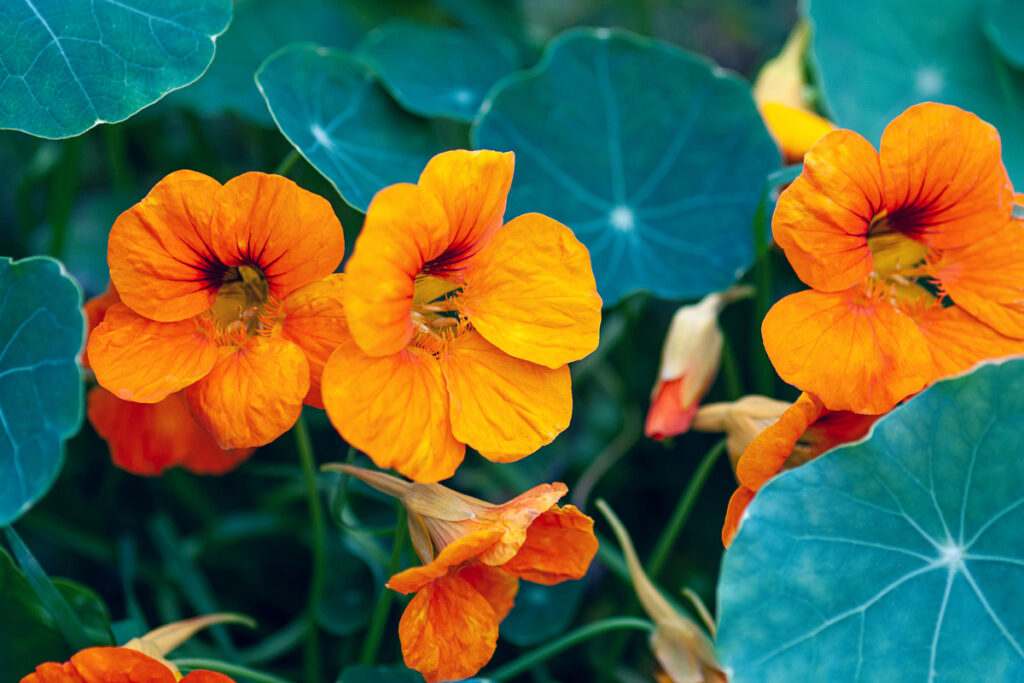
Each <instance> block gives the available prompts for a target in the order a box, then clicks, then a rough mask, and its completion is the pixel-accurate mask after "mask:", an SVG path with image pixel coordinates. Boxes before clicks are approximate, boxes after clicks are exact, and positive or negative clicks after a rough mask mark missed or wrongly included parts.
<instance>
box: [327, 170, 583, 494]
mask: <svg viewBox="0 0 1024 683" xmlns="http://www.w3.org/2000/svg"><path fill="white" fill-rule="evenodd" d="M512 170H513V156H512V154H510V153H509V154H500V153H498V152H491V151H478V152H467V151H454V152H446V153H444V154H440V155H438V156H436V157H434V158H433V159H432V160H431V161H430V162H429V163H428V164H427V167H426V168H425V169H424V171H423V174H422V175H421V176H420V179H419V184H418V185H411V184H407V183H403V184H398V185H392V186H391V187H387V188H384V189H383V190H381V191H380V192H378V193H377V195H376V196H375V197H374V199H373V201H372V202H371V203H370V207H369V209H368V211H367V214H366V221H365V223H364V225H363V229H362V233H361V234H360V235H359V239H358V240H357V241H356V245H355V249H354V251H353V253H352V257H351V258H350V259H349V262H348V264H347V266H346V268H345V277H346V291H345V311H346V314H347V316H348V323H349V326H350V329H351V338H350V339H348V340H346V341H344V342H342V343H341V345H340V346H339V347H338V348H337V349H336V350H335V351H334V353H333V354H332V355H331V357H330V359H329V360H328V362H327V367H326V368H325V370H324V391H323V399H324V403H325V405H326V407H327V414H328V416H330V419H331V422H332V423H333V424H334V426H335V427H336V428H337V429H338V431H339V432H340V433H341V435H342V436H343V437H344V438H345V440H346V441H348V442H349V443H350V444H352V445H353V446H355V447H356V448H358V449H359V450H361V451H364V452H366V453H367V454H368V455H369V456H370V457H371V458H373V460H374V462H375V463H377V465H379V466H380V467H393V468H395V469H397V470H398V471H399V472H401V473H402V474H404V475H406V476H408V477H410V478H412V479H415V480H416V481H420V482H431V481H438V480H441V479H444V478H446V477H449V476H451V475H452V474H453V473H454V472H455V470H456V468H457V467H458V465H459V463H460V462H462V459H463V457H464V455H465V447H466V445H467V444H468V445H470V446H472V447H473V448H475V449H477V450H478V451H480V452H481V453H482V454H483V455H484V456H485V457H487V458H489V459H491V460H494V461H497V462H510V461H513V460H518V459H519V458H522V457H524V456H526V455H529V454H530V453H532V452H534V451H535V450H537V449H538V448H539V447H541V446H543V445H545V444H547V443H549V442H550V441H551V440H552V439H554V438H555V436H556V435H558V434H559V433H560V432H561V431H562V430H563V429H565V428H566V426H568V424H569V418H570V415H571V413H572V394H571V383H570V378H569V368H568V366H567V365H566V364H567V363H569V362H570V361H574V360H578V359H580V358H582V357H583V356H585V355H587V354H588V353H590V352H591V351H592V350H593V349H594V348H595V347H596V346H597V337H598V327H599V325H600V321H601V299H600V297H599V296H598V295H597V289H596V285H595V283H594V275H593V272H592V270H591V266H590V255H589V253H588V252H587V249H586V247H584V246H583V245H582V244H581V243H580V242H579V241H578V240H577V239H576V237H575V236H574V235H573V233H572V231H571V230H569V228H567V227H565V226H564V225H562V224H561V223H558V222H556V221H554V220H551V219H550V218H547V217H546V216H542V215H540V214H535V213H532V214H525V215H523V216H520V217H518V218H515V219H513V220H512V221H509V222H508V223H507V224H504V225H503V222H504V213H505V198H506V195H507V194H508V190H509V187H510V185H511V183H512Z"/></svg>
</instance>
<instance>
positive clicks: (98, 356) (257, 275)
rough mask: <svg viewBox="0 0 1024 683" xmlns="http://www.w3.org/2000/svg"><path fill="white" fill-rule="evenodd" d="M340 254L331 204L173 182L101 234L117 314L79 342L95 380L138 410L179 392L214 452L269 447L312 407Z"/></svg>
mask: <svg viewBox="0 0 1024 683" xmlns="http://www.w3.org/2000/svg"><path fill="white" fill-rule="evenodd" d="M344 251H345V244H344V236H343V234H342V230H341V224H340V223H339V222H338V219H337V218H336V217H335V216H334V213H333V211H332V209H331V205H330V204H329V203H328V202H327V200H325V199H323V198H321V197H318V196H316V195H314V194H311V193H309V192H306V191H305V190H303V189H301V188H299V187H298V186H297V185H295V184H294V183H293V182H291V181H290V180H288V179H286V178H282V177H280V176H275V175H267V174H263V173H246V174H244V175H241V176H238V177H237V178H234V179H233V180H230V181H228V182H227V183H226V184H224V185H221V184H220V183H218V182H217V181H215V180H213V179H212V178H209V177H207V176H205V175H202V174H200V173H195V172H193V171H176V172H174V173H172V174H170V175H169V176H167V177H166V178H164V179H163V180H161V181H160V182H159V183H157V185H156V186H155V187H154V188H153V189H152V191H150V193H149V194H148V195H147V196H146V198H145V199H143V200H142V201H141V202H139V203H138V204H136V205H135V206H133V207H132V208H131V209H129V210H128V211H126V212H124V213H123V214H121V216H120V217H119V218H118V219H117V221H116V222H115V223H114V227H113V228H112V229H111V232H110V241H109V246H108V252H107V258H108V262H109V265H110V278H111V280H112V281H113V284H114V286H115V287H116V289H117V292H118V294H119V296H120V297H121V303H117V304H114V305H113V306H111V307H110V308H109V309H108V310H107V313H106V315H105V317H104V319H103V322H102V323H100V325H99V327H97V328H96V330H95V331H94V332H93V333H92V334H91V335H90V337H89V346H88V354H89V362H90V363H91V365H92V369H93V371H94V372H95V373H96V379H97V381H98V382H99V384H100V385H101V386H103V387H104V388H106V389H108V390H109V391H110V392H112V393H113V394H114V395H115V396H117V397H118V398H121V399H125V400H128V401H135V402H137V403H157V402H159V401H162V400H164V399H165V398H167V397H168V396H171V395H172V394H174V393H175V392H178V391H184V396H185V400H186V401H187V402H188V405H189V407H190V409H191V411H192V413H193V414H194V415H195V417H196V419H197V420H199V422H200V423H202V425H203V426H204V427H205V428H206V429H207V430H208V431H209V432H210V433H211V434H212V435H213V437H214V438H215V439H216V441H217V443H218V444H219V445H220V446H221V447H223V448H248V447H252V446H260V445H263V444H265V443H268V442H270V441H272V440H274V439H275V438H277V437H278V436H279V435H280V434H281V433H283V432H284V431H285V430H287V429H288V428H289V427H291V425H292V424H294V422H295V421H296V420H297V419H298V416H299V413H300V411H301V410H302V404H303V401H306V402H307V403H309V404H311V405H320V399H319V396H320V392H319V379H320V377H319V374H320V371H321V369H322V366H323V363H324V362H325V360H326V356H327V354H328V353H329V352H330V350H332V349H333V346H334V343H333V338H334V336H335V335H338V334H341V331H343V330H344V327H345V325H344V313H343V302H342V301H341V282H340V277H341V276H340V275H331V274H332V273H333V272H334V270H335V269H336V268H337V267H338V265H339V264H340V263H341V258H342V256H343V254H344Z"/></svg>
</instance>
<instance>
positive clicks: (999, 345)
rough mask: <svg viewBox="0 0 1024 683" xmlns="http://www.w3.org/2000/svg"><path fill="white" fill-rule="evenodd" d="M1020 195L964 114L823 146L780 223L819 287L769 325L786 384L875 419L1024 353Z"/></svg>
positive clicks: (915, 111) (941, 113)
mask: <svg viewBox="0 0 1024 683" xmlns="http://www.w3.org/2000/svg"><path fill="white" fill-rule="evenodd" d="M1012 200H1013V188H1012V186H1011V185H1010V181H1009V178H1008V176H1007V174H1006V169H1005V168H1004V167H1003V164H1002V161H1001V157H1000V144H999V134H998V133H997V132H996V130H995V129H994V128H993V127H992V126H990V125H988V124H987V123H985V122H983V121H982V120H981V119H979V118H978V117H976V116H974V115H973V114H970V113H968V112H965V111H962V110H960V109H957V108H956V107H951V106H948V105H940V104H933V103H925V104H920V105H916V106H914V107H911V108H910V109H908V110H907V111H906V112H904V113H903V114H901V115H900V116H898V117H897V118H896V119H895V120H893V122H892V123H890V124H889V126H888V127H887V128H886V129H885V132H884V134H883V135H882V144H881V148H880V151H879V152H876V151H875V149H874V148H873V147H872V146H871V144H870V143H868V142H867V141H866V140H865V139H864V138H862V137H860V136H859V135H857V134H856V133H854V132H852V131H848V130H838V131H835V132H833V133H830V134H829V135H827V136H825V137H824V138H822V140H821V141H820V142H818V144H816V145H815V146H814V148H813V149H812V150H811V151H810V152H809V153H808V154H807V156H806V158H805V161H804V170H803V173H801V175H800V177H799V178H797V180H796V181H794V182H793V184H792V185H791V186H790V187H789V188H787V189H786V190H785V191H784V192H783V193H782V195H781V197H780V198H779V203H778V206H777V208H776V210H775V215H774V218H773V222H772V229H773V233H774V235H775V241H776V242H777V243H778V244H779V246H781V247H782V248H783V249H784V250H785V252H786V256H787V258H788V259H789V262H790V263H791V264H792V266H793V268H794V270H795V271H796V273H797V275H798V276H799V277H800V279H801V280H803V281H804V282H805V283H806V284H808V285H809V286H810V287H812V289H810V290H806V291H803V292H798V293H796V294H792V295H790V296H787V297H786V298H784V299H782V300H781V301H779V302H778V303H777V304H775V306H774V307H773V308H772V309H771V311H769V313H768V315H767V316H766V317H765V320H764V323H763V324H762V328H761V331H762V334H763V336H764V343H765V349H766V350H767V352H768V356H769V358H771V360H772V363H773V364H774V365H775V369H776V370H777V371H778V373H779V375H780V376H781V377H782V378H783V379H784V380H786V381H787V382H789V383H790V384H794V385H796V386H797V387H799V388H800V389H802V390H804V391H807V392H809V393H813V394H815V395H817V396H818V397H819V398H820V399H821V401H822V403H823V404H824V405H825V406H826V407H828V408H829V409H833V410H850V411H854V412H858V413H872V414H879V413H883V412H885V411H887V410H889V409H890V408H892V407H893V406H894V405H895V404H896V403H898V402H899V401H901V400H903V399H904V398H906V397H907V396H909V395H910V394H913V393H915V392H917V391H919V390H920V389H921V388H922V387H924V386H925V385H926V384H928V383H929V382H932V381H934V380H935V379H937V378H939V377H941V376H944V375H945V374H948V373H949V372H950V371H957V370H963V369H965V368H966V367H970V365H972V364H973V363H975V362H977V361H979V360H981V359H984V358H990V357H996V356H1001V355H1005V354H1007V353H1020V352H1022V351H1024V342H1022V341H1021V340H1022V339H1024V278H1022V277H1021V273H1022V272H1024V265H1022V263H1024V228H1022V227H1021V225H1020V224H1019V223H1018V222H1017V221H1015V220H1014V219H1012V217H1011V214H1012ZM991 264H996V266H995V267H992V265H991ZM1003 266H1005V268H1003ZM936 290H937V291H938V292H939V295H940V296H939V297H938V298H937V297H936V296H934V295H933V293H932V292H934V291H936ZM950 300H952V302H953V303H954V304H955V307H950V306H945V307H943V306H944V305H945V304H948V303H950ZM954 320H955V322H956V326H954V325H952V324H951V321H954Z"/></svg>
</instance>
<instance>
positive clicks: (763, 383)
mask: <svg viewBox="0 0 1024 683" xmlns="http://www.w3.org/2000/svg"><path fill="white" fill-rule="evenodd" d="M768 221H769V217H768V195H767V193H765V196H764V197H762V198H761V203H760V205H758V207H757V213H755V214H754V254H756V255H757V265H756V266H755V267H754V283H755V285H756V287H757V293H756V294H755V296H754V320H756V321H758V325H760V321H761V320H764V317H765V316H766V315H767V314H768V308H769V305H770V303H771V292H772V255H771V250H770V248H769V244H768ZM758 337H760V335H758ZM750 348H751V355H752V356H753V358H752V359H751V360H752V361H753V366H754V387H755V388H756V389H757V393H759V394H762V395H764V396H774V395H775V391H774V389H775V372H774V369H773V368H772V365H771V362H770V361H769V360H768V354H767V353H765V350H764V346H763V345H762V344H751V347H750Z"/></svg>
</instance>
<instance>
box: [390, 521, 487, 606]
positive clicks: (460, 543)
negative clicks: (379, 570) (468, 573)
mask: <svg viewBox="0 0 1024 683" xmlns="http://www.w3.org/2000/svg"><path fill="white" fill-rule="evenodd" d="M500 538H501V529H481V530H480V531H474V532H473V533H470V534H466V535H465V536H462V537H460V538H457V539H455V540H454V541H452V542H451V543H449V544H448V545H446V546H445V547H444V548H442V549H441V552H440V553H438V554H437V557H435V558H434V559H433V560H432V561H431V562H430V563H429V564H426V565H424V566H422V567H410V568H409V569H406V570H405V571H402V572H398V573H397V574H395V575H394V576H392V577H391V578H390V579H389V580H388V583H387V587H388V588H390V589H391V590H393V591H398V592H399V593H402V594H403V595H408V594H409V593H414V592H416V591H418V590H420V589H422V588H423V587H424V586H426V585H427V584H429V583H430V582H431V581H434V580H435V579H438V578H440V577H442V576H445V575H446V574H448V572H449V571H450V570H452V569H454V568H456V567H458V566H459V565H461V564H463V563H464V562H469V561H470V560H473V559H476V557H477V556H478V555H479V554H480V553H482V552H484V551H485V550H487V549H488V548H489V547H491V546H492V545H494V544H495V543H496V542H497V541H498V540H499V539H500Z"/></svg>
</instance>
